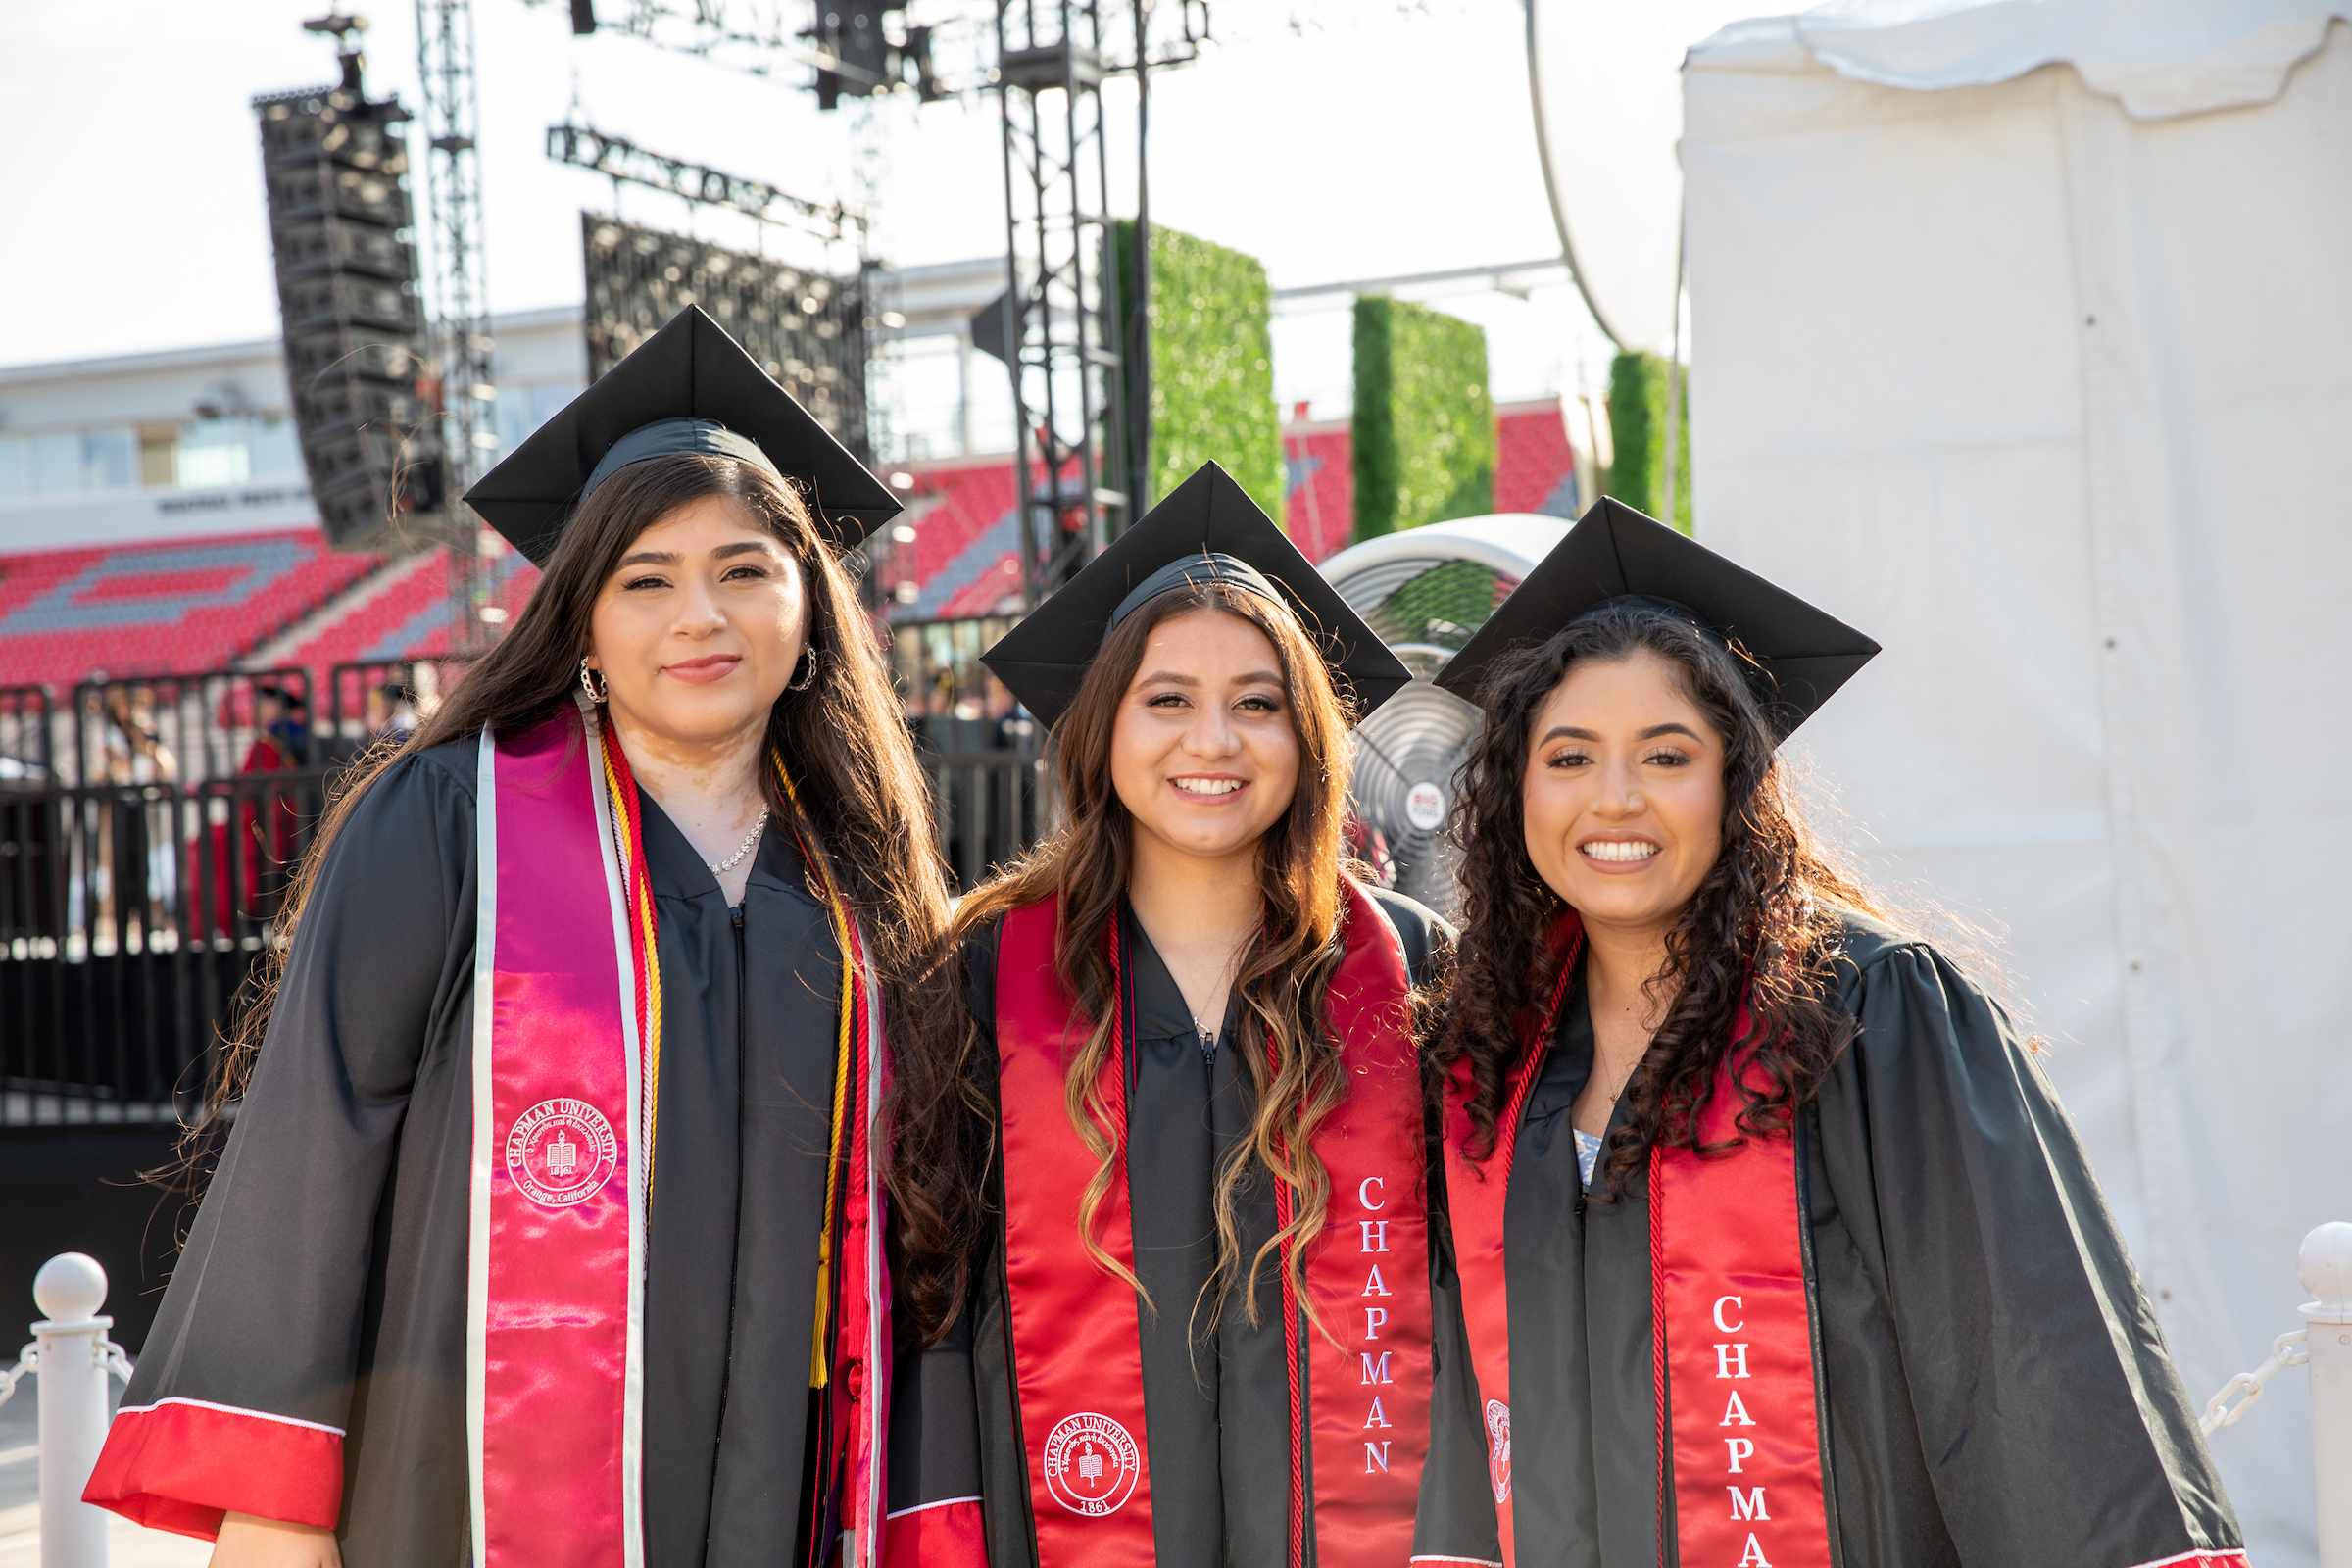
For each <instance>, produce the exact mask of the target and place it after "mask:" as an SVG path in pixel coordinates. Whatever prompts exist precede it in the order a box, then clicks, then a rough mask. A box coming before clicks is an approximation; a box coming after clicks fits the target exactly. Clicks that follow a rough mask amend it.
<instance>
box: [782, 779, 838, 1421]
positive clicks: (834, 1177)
mask: <svg viewBox="0 0 2352 1568" xmlns="http://www.w3.org/2000/svg"><path fill="white" fill-rule="evenodd" d="M769 756H770V758H771V760H773V761H774V763H775V768H776V782H777V783H779V784H781V785H782V786H783V787H784V799H785V801H786V802H787V803H788V804H789V805H790V806H791V807H792V814H793V816H794V817H795V818H799V817H801V816H802V814H803V813H802V811H801V798H800V796H799V794H798V793H796V792H795V791H794V789H793V787H792V775H791V774H790V773H789V772H786V771H785V768H784V757H783V754H782V753H780V752H777V753H770V754H769ZM793 837H794V838H795V839H798V838H799V837H800V833H799V830H798V829H797V828H796V829H795V830H794V833H793ZM801 854H802V857H803V858H805V859H807V860H808V862H809V864H810V865H811V866H813V867H815V868H816V874H817V877H818V879H819V880H821V881H822V882H823V883H824V885H825V908H826V912H828V913H829V914H831V915H832V917H833V941H834V944H835V946H837V947H839V948H840V949H841V1032H840V1035H839V1038H838V1042H837V1045H836V1047H835V1061H834V1067H833V1130H832V1137H831V1140H830V1141H829V1143H828V1144H827V1146H826V1151H825V1219H824V1228H823V1229H822V1230H820V1231H818V1232H817V1241H816V1328H815V1332H814V1334H813V1337H812V1343H811V1344H810V1346H809V1387H810V1388H812V1389H821V1388H824V1387H825V1386H826V1385H827V1384H828V1383H830V1382H831V1381H832V1371H831V1368H830V1365H829V1357H828V1356H827V1355H826V1354H825V1346H826V1343H827V1331H828V1330H829V1329H830V1328H831V1326H832V1323H831V1319H832V1312H833V1229H834V1218H835V1216H836V1215H837V1214H838V1213H839V1212H840V1200H841V1162H842V1146H843V1144H844V1142H845V1136H846V1134H847V1131H848V1127H849V1112H850V1100H851V1096H852V1088H853V1086H852V1084H851V1082H850V1063H851V1059H852V1057H853V1056H854V1054H855V1053H854V1051H853V1050H852V1042H851V1039H850V1031H851V1029H852V1027H853V1021H854V1014H855V1013H856V1011H857V984H858V966H857V960H856V958H855V956H854V954H855V951H856V950H855V948H854V947H853V946H852V944H851V941H850V916H849V910H848V908H847V907H845V906H844V905H843V903H842V898H841V890H840V889H838V888H836V887H835V886H834V885H833V872H832V870H831V869H830V868H829V867H828V866H827V865H826V864H825V862H824V861H823V860H822V859H820V858H818V857H817V856H816V855H815V854H814V852H813V851H812V850H811V849H810V847H809V845H807V844H803V845H802V846H801Z"/></svg>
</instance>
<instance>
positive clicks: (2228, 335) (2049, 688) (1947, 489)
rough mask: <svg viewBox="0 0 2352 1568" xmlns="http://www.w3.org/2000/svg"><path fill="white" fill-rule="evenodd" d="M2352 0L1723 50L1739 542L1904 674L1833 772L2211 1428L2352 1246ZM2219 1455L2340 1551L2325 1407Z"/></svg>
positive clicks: (1875, 15)
mask: <svg viewBox="0 0 2352 1568" xmlns="http://www.w3.org/2000/svg"><path fill="white" fill-rule="evenodd" d="M2331 17H2335V18H2345V17H2352V10H2348V9H2346V8H2345V7H2344V6H2343V5H2342V4H2341V3H2340V0H2339V3H2338V4H2336V5H2333V6H2330V5H2328V4H2327V3H2324V0H2320V3H2315V0H2240V3H2236V4H2215V3H2211V0H2207V3H2203V4H2190V3H2185V0H1990V3H1986V0H1957V3H1955V0H1902V3H1899V4H1888V3H1887V0H1867V3H1862V4H1854V3H1845V4H1839V5H1834V6H1831V7H1827V8H1824V9H1823V10H1820V11H1817V12H1813V13H1808V14H1807V15H1804V16H1801V17H1794V18H1783V19H1778V20H1771V21H1761V22H1750V23H1741V24H1739V25H1734V26H1732V27H1730V28H1727V29H1725V30H1724V31H1722V32H1720V33H1718V34H1717V35H1716V36H1715V37H1713V38H1712V39H1710V40H1708V41H1707V42H1706V43H1704V44H1702V45H1700V46H1699V47H1697V48H1696V49H1695V50H1693V51H1692V53H1691V56H1690V58H1689V60H1688V62H1687V64H1686V67H1685V73H1684V98H1685V125H1684V139H1683V143H1682V157H1683V167H1684V172H1685V186H1686V192H1687V195H1686V202H1687V209H1686V223H1687V225H1688V226H1687V235H1688V241H1687V243H1688V258H1689V276H1690V283H1691V334H1692V338H1693V341H1694V344H1695V348H1694V351H1693V354H1692V372H1691V374H1692V381H1691V407H1692V410H1693V414H1692V418H1691V432H1692V460H1693V467H1694V469H1695V472H1694V474H1693V482H1694V495H1695V500H1696V503H1697V509H1698V510H1697V528H1698V536H1699V538H1700V539H1701V540H1702V541H1703V542H1705V543H1707V544H1709V545H1711V546H1713V547H1715V548H1717V549H1720V550H1722V551H1724V552H1726V553H1727V554H1729V555H1731V556H1733V557H1735V558H1736V559H1738V560H1740V561H1741V562H1744V563H1746V564H1749V565H1751V566H1753V567H1755V568H1756V569H1758V570H1760V571H1763V572H1765V573H1767V574H1769V575H1771V576H1772V577H1774V578H1776V579H1778V580H1780V581H1782V582H1785V583H1787V584H1789V586H1790V587H1792V588H1794V589H1795V590H1796V591H1798V592H1800V593H1802V594H1804V595H1806V596H1807V597H1809V598H1811V599H1814V600H1816V601H1817V602H1819V603H1820V604H1822V605H1823V606H1825V607H1826V608H1827V609H1829V610H1831V611H1833V612H1834V613H1837V614H1838V615H1840V616H1842V617H1844V618H1846V619H1848V620H1850V621H1852V622H1853V623H1855V624H1857V625H1859V626H1862V627H1864V628H1866V629H1868V630H1871V631H1873V632H1874V633H1875V634H1876V635H1877V636H1878V637H1879V638H1880V640H1881V641H1882V642H1884V643H1885V644H1886V645H1887V652H1886V654H1885V655H1884V656H1883V657H1882V658H1881V659H1880V660H1879V661H1878V662H1876V663H1874V664H1873V665H1871V666H1870V667H1869V668H1868V669H1866V670H1865V671H1864V672H1863V673H1862V675H1861V676H1859V677H1858V678H1857V679H1856V680H1855V681H1854V682H1853V683H1852V685H1851V686H1849V687H1848V688H1847V689H1846V691H1845V692H1844V693H1843V694H1842V695H1840V696H1839V698H1838V701H1837V702H1836V703H1834V704H1832V705H1831V706H1830V707H1829V709H1828V710H1826V711H1824V713H1823V714H1822V715H1821V717H1820V718H1818V719H1817V720H1815V721H1814V722H1813V723H1812V724H1810V725H1808V726H1807V728H1806V731H1805V736H1804V741H1803V745H1804V746H1805V747H1806V748H1807V749H1809V751H1810V754H1811V758H1812V760H1813V762H1814V763H1815V765H1816V766H1817V767H1818V768H1819V769H1820V771H1821V772H1822V773H1823V774H1824V775H1825V776H1826V778H1827V779H1828V780H1830V781H1832V782H1833V783H1834V785H1835V787H1836V788H1837V791H1838V795H1839V797H1840V799H1841V801H1842V804H1843V807H1844V809H1845V810H1846V812H1847V813H1848V814H1849V815H1850V817H1851V818H1852V819H1853V820H1854V822H1856V823H1857V824H1859V825H1860V826H1861V827H1863V828H1865V829H1867V830H1868V833H1869V834H1870V835H1871V836H1872V837H1873V838H1874V839H1875V841H1876V842H1875V844H1872V845H1870V846H1869V851H1870V853H1871V855H1872V856H1873V857H1874V861H1875V865H1874V868H1875V869H1876V870H1877V871H1878V872H1880V873H1881V874H1882V875H1883V876H1884V877H1885V878H1887V879H1888V880H1890V881H1891V882H1893V883H1894V884H1896V886H1897V890H1898V891H1901V890H1902V887H1903V885H1904V884H1912V885H1914V886H1917V887H1924V888H1925V889H1929V890H1933V892H1934V893H1935V894H1936V895H1938V896H1939V897H1940V898H1941V899H1942V900H1943V901H1945V902H1946V903H1947V904H1948V905H1949V906H1950V907H1955V908H1957V909H1959V910H1960V911H1962V912H1964V913H1967V914H1969V915H1971V916H1973V917H1976V918H1978V919H1985V918H1987V917H1989V919H1990V920H1991V921H1994V922H1998V923H2000V924H2001V925H2004V926H2005V927H2006V933H2005V949H2006V957H2007V960H2008V963H2009V966H2010V969H2011V981H2010V983H2011V986H2012V988H2013V992H2014V994H2015V996H2016V997H2017V998H2018V1000H2019V1001H2020V1002H2021V1003H2022V1004H2023V1005H2024V1006H2025V1008H2026V1009H2027V1011H2028V1012H2029V1013H2030V1015H2031V1018H2032V1021H2033V1023H2034V1026H2035V1027H2036V1028H2037V1029H2039V1030H2040V1031H2041V1032H2042V1033H2043V1034H2044V1035H2045V1036H2046V1037H2047V1038H2048V1040H2049V1042H2050V1051H2051V1055H2050V1058H2049V1059H2050V1068H2051V1073H2052V1076H2053V1077H2054V1078H2055V1080H2056V1082H2057V1083H2058V1085H2059V1088H2060V1090H2061V1092H2062V1094H2063V1095H2064V1097H2065V1099H2066V1103H2067V1104H2068V1107H2069V1109H2070V1111H2071V1113H2072V1114H2073V1116H2074V1117H2075V1120H2076V1122H2077V1124H2078V1126H2079V1127H2080V1128H2081V1129H2082V1134H2083V1136H2084V1138H2085V1140H2086V1141H2087V1143H2088V1144H2089V1146H2090V1150H2091V1152H2092V1155H2093V1157H2094V1159H2095V1160H2096V1162H2097V1166H2098V1170H2099V1174H2100V1177H2101V1179H2102V1181H2103V1183H2104V1185H2105V1188H2106V1192H2107V1196H2108V1199H2109V1201H2110V1202H2111V1203H2112V1204H2113V1206H2114V1207H2115V1209H2116V1211H2117V1212H2118V1214H2119V1216H2120V1217H2121V1219H2122V1222H2123V1225H2124V1228H2125V1231H2126V1233H2127V1234H2128V1236H2129V1237H2130V1239H2131V1245H2132V1248H2133V1251H2134V1255H2135V1257H2136V1259H2137V1261H2138V1264H2139V1268H2140V1272H2141V1275H2142V1277H2143V1279H2144V1280H2145V1281H2146V1283H2147V1286H2148V1289H2149V1293H2150V1296H2151V1298H2152V1299H2153V1300H2154V1302H2155V1305H2156V1310H2157V1314H2158V1316H2159V1318H2160V1319H2161V1320H2162V1322H2163V1325H2164V1329H2165V1332H2166V1335H2167V1337H2168V1339H2169V1341H2170V1343H2171V1345H2172V1347H2173V1349H2174V1350H2175V1352H2176V1354H2177V1355H2178V1358H2179V1360H2180V1367H2181V1371H2182V1374H2183V1376H2184V1378H2185V1379H2186V1381H2187V1384H2188V1386H2189V1393H2190V1395H2191V1397H2193V1398H2196V1399H2199V1400H2202V1399H2203V1398H2204V1397H2206V1396H2207V1395H2208V1394H2210V1393H2212V1392H2213V1391H2214V1390H2215V1389H2217V1388H2218V1387H2219V1386H2220V1385H2221V1384H2222V1383H2223V1381H2224V1380H2225V1379H2226V1378H2227V1377H2228V1376H2229V1374H2231V1373H2233V1372H2237V1371H2242V1370H2247V1369H2250V1368H2251V1367H2253V1366H2254V1365H2255V1364H2256V1363H2258V1362H2260V1361H2261V1360H2262V1358H2263V1357H2264V1355H2265V1354H2267V1353H2268V1351H2269V1348H2270V1344H2271V1341H2272V1339H2273V1337H2274V1336H2276V1335H2278V1334H2280V1333H2282V1332H2284V1331H2286V1330H2288V1329H2292V1328H2296V1327H2299V1326H2300V1321H2299V1319H2298V1318H2297V1317H2296V1315H2295V1310H2294V1309H2295V1306H2296V1305H2297V1304H2298V1303H2299V1302H2300V1301H2302V1300H2303V1299H2305V1293H2304V1292H2303V1291H2302V1290H2301V1289H2300V1288H2299V1287H2298V1286H2297V1284H2296V1281H2295V1277H2294V1257H2295V1247H2296V1243H2297V1241H2298V1240H2299V1239H2300V1238H2301V1237H2302V1235H2303V1234H2304V1232H2305V1231H2306V1230H2308V1229H2309V1228H2310V1227H2312V1226H2314V1225H2316V1224H2319V1223H2320V1222H2322V1221H2325V1220H2330V1219H2352V912H2348V911H2347V909H2346V907H2345V906H2346V903H2347V901H2346V899H2345V892H2346V882H2347V880H2348V879H2352V695H2348V693H2352V686H2348V683H2347V671H2346V669H2345V668H2344V666H2343V665H2342V664H2339V663H2338V662H2336V661H2337V658H2338V657H2339V655H2340V650H2341V649H2342V648H2343V646H2344V643H2345V638H2346V632H2347V630H2352V607H2348V606H2347V604H2346V598H2345V596H2346V595H2347V593H2352V26H2346V25H2342V23H2341V22H2340V21H2339V22H2331V20H2330V18H2331ZM2272 1388H2273V1390H2274V1391H2275V1392H2274V1393H2273V1394H2272V1395H2271V1396H2270V1397H2269V1399H2268V1400H2266V1401H2265V1403H2264V1405H2263V1407H2262V1408H2261V1409H2260V1410H2258V1411H2256V1412H2254V1413H2253V1414H2252V1415H2250V1416H2249V1417H2248V1419H2247V1420H2246V1421H2245V1422H2244V1423H2242V1424H2241V1425H2239V1426H2236V1427H2233V1428H2230V1429H2229V1430H2227V1431H2225V1432H2222V1433H2219V1434H2217V1435H2216V1436H2215V1438H2214V1439H2213V1446H2214V1450H2215V1453H2216V1455H2217V1457H2218V1459H2219V1461H2220V1463H2221V1466H2222V1470H2223V1473H2224V1475H2225V1477H2226V1478H2227V1481H2228V1483H2229V1489H2230V1495H2231V1497H2232V1499H2233V1500H2234V1502H2235V1503H2236V1505H2237V1509H2238V1513H2239V1517H2240V1519H2241V1521H2242V1522H2243V1524H2244V1525H2245V1528H2246V1532H2247V1536H2248V1539H2249V1543H2250V1544H2251V1547H2252V1554H2253V1557H2254V1560H2255V1561H2256V1562H2258V1563H2264V1564H2281V1563H2292V1562H2303V1563H2309V1562H2311V1561H2313V1560H2314V1557H2315V1552H2316V1547H2315V1544H2314V1540H2313V1526H2312V1506H2313V1504H2312V1480H2311V1469H2310V1463H2311V1461H2310V1448H2309V1436H2308V1415H2307V1405H2306V1402H2305V1388H2306V1384H2305V1377H2304V1374H2303V1373H2301V1372H2299V1371H2297V1372H2289V1373H2286V1374H2284V1375H2282V1376H2280V1377H2279V1378H2278V1379H2277V1380H2276V1381H2275V1382H2274V1383H2273V1385H2272Z"/></svg>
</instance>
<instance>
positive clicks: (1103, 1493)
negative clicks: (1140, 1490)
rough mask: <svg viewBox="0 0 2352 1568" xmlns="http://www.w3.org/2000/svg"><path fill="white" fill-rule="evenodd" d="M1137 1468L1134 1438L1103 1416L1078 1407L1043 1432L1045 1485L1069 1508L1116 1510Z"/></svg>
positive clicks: (1093, 1512)
mask: <svg viewBox="0 0 2352 1568" xmlns="http://www.w3.org/2000/svg"><path fill="white" fill-rule="evenodd" d="M1143 1473H1144V1466H1143V1456H1142V1455H1141V1454H1140V1453H1138V1452H1137V1451H1136V1446H1135V1439H1133V1438H1131V1437H1129V1436H1128V1435H1127V1429H1126V1428H1125V1427H1123V1426H1121V1425H1119V1424H1118V1423H1117V1422H1116V1421H1113V1420H1112V1419H1111V1418H1110V1417H1108V1416H1106V1415H1096V1414H1095V1413H1094V1412H1092V1411H1091V1410H1081V1411H1079V1412H1078V1413H1077V1414H1076V1415H1065V1416H1063V1417H1062V1418H1061V1419H1060V1420H1058V1421H1056V1422H1054V1430H1053V1431H1051V1432H1049V1433H1047V1434H1046V1489H1047V1490H1048V1491H1049V1492H1051V1493H1053V1494H1054V1501H1055V1502H1058V1503H1060V1504H1061V1505H1062V1506H1063V1507H1064V1508H1067V1509H1069V1510H1070V1512H1072V1513H1078V1514H1085V1515H1087V1516H1088V1517H1090V1518H1100V1517H1102V1516H1103V1515H1104V1514H1112V1513H1117V1512H1118V1511H1119V1506H1120V1504H1122V1503H1124V1502H1125V1501H1126V1500H1127V1498H1128V1497H1129V1496H1130V1495H1132V1494H1133V1493H1134V1491H1135V1483H1136V1478H1137V1477H1139V1476H1141V1475H1142V1474H1143Z"/></svg>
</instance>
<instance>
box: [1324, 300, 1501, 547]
mask: <svg viewBox="0 0 2352 1568" xmlns="http://www.w3.org/2000/svg"><path fill="white" fill-rule="evenodd" d="M1354 446H1355V537H1356V538H1358V539H1369V538H1371V537H1372V536H1373V535H1375V534H1383V533H1394V532H1395V531H1397V529H1399V528H1416V527H1419V526H1420V525H1421V524H1422V523H1425V522H1441V521H1444V520H1445V519H1446V518H1447V517H1473V516H1476V515H1479V514H1480V513H1483V512H1492V511H1494V510H1495V400H1494V399H1493V398H1492V397H1491V396H1489V395H1488V392H1487V334H1486V332H1485V331H1484V330H1483V329H1481V328H1479V327H1476V326H1473V325H1471V324H1470V323H1469V322H1468V321H1464V320H1460V319H1456V318H1454V317H1451V316H1446V315H1443V314H1441V313H1440V312H1437V311H1433V310H1430V309H1428V308H1427V307H1425V306H1420V305H1411V304H1407V303H1406V302H1404V301H1402V300H1393V299H1389V298H1387V297H1386V296H1384V295H1377V294H1368V295H1365V296H1364V297H1363V298H1361V299H1359V300H1357V301H1356V302H1355V434H1354Z"/></svg>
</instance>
